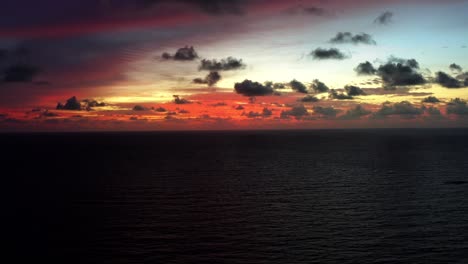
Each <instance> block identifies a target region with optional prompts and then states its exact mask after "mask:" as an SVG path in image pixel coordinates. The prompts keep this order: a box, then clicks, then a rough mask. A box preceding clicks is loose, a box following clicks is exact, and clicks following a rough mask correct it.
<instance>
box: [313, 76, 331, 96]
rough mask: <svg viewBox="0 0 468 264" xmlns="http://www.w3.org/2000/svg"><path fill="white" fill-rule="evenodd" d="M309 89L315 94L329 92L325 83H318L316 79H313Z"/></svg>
mask: <svg viewBox="0 0 468 264" xmlns="http://www.w3.org/2000/svg"><path fill="white" fill-rule="evenodd" d="M310 88H311V89H312V90H313V91H314V92H315V93H326V92H328V91H329V90H330V88H328V86H327V85H325V83H323V82H321V81H319V80H318V79H315V80H314V81H313V82H312V84H311V86H310Z"/></svg>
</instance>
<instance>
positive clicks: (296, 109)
mask: <svg viewBox="0 0 468 264" xmlns="http://www.w3.org/2000/svg"><path fill="white" fill-rule="evenodd" d="M306 115H308V112H307V108H305V106H304V105H297V106H293V107H292V108H291V110H288V111H282V112H281V115H280V117H281V118H289V117H290V116H292V117H295V118H296V119H300V118H302V117H304V116H306Z"/></svg>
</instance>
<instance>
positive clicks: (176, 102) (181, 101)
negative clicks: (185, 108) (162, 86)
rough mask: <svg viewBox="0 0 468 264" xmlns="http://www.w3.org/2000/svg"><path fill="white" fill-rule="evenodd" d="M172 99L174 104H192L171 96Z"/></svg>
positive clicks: (176, 96)
mask: <svg viewBox="0 0 468 264" xmlns="http://www.w3.org/2000/svg"><path fill="white" fill-rule="evenodd" d="M172 97H174V103H175V104H191V103H192V102H190V101H189V100H187V99H184V98H181V97H180V96H178V95H173V96H172Z"/></svg>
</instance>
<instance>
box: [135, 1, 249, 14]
mask: <svg viewBox="0 0 468 264" xmlns="http://www.w3.org/2000/svg"><path fill="white" fill-rule="evenodd" d="M136 2H137V3H140V4H141V7H143V8H149V7H154V5H157V4H165V3H174V2H181V3H184V4H187V5H188V6H190V7H195V8H197V9H199V10H200V11H202V12H203V13H206V14H209V15H224V14H229V15H242V14H244V8H245V5H246V4H247V1H245V0H229V1H226V0H137V1H136Z"/></svg>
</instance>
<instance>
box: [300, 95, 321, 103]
mask: <svg viewBox="0 0 468 264" xmlns="http://www.w3.org/2000/svg"><path fill="white" fill-rule="evenodd" d="M300 101H301V102H303V103H316V102H318V101H319V99H318V98H317V97H315V96H312V95H307V96H306V97H304V98H301V99H300Z"/></svg>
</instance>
